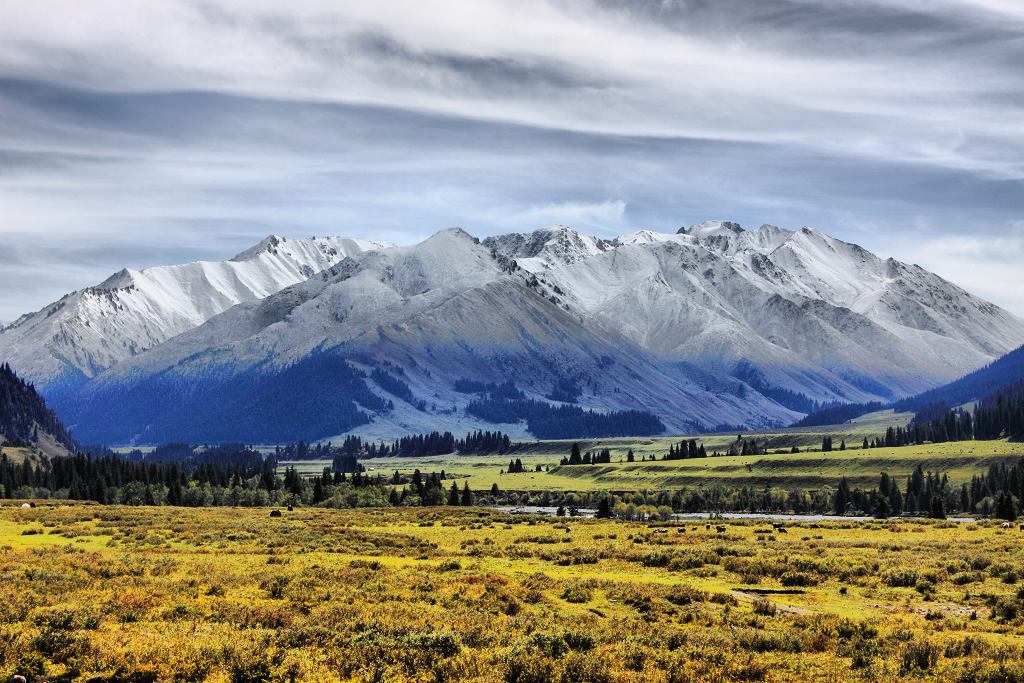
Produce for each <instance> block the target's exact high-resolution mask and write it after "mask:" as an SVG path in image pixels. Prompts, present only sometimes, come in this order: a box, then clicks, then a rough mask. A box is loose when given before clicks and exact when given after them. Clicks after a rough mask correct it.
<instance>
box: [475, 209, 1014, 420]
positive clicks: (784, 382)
mask: <svg viewBox="0 0 1024 683" xmlns="http://www.w3.org/2000/svg"><path fill="white" fill-rule="evenodd" d="M484 244H485V245H487V246H490V247H492V248H493V249H494V250H495V251H496V252H497V253H499V254H501V255H503V256H505V257H506V258H510V259H515V260H516V262H517V263H518V264H519V265H520V266H521V267H522V268H524V269H526V270H528V271H530V272H532V273H534V274H535V275H536V276H537V278H538V280H539V281H540V282H541V284H542V287H543V288H545V289H546V291H549V292H550V293H551V295H552V296H553V297H554V299H555V300H557V302H558V303H559V304H560V305H562V306H564V307H566V308H567V309H568V310H571V311H573V312H576V313H578V314H579V315H585V316H587V317H588V318H592V319H593V320H594V321H595V322H597V323H599V324H601V325H602V326H603V327H604V328H605V329H608V330H614V331H615V332H617V333H619V334H621V335H623V336H625V337H627V338H628V339H630V340H631V341H633V342H634V343H635V344H636V345H638V346H640V347H642V348H644V349H645V350H647V351H649V352H652V353H655V354H658V355H662V356H667V357H675V358H682V359H687V360H690V361H693V362H698V363H701V364H702V365H705V366H709V365H710V366H711V367H714V368H716V369H718V370H721V371H724V372H727V373H731V374H735V375H737V376H741V377H743V378H744V379H747V380H749V381H753V382H754V383H757V382H758V381H761V382H767V383H768V384H771V385H773V386H778V387H782V388H785V389H789V390H793V391H798V392H800V393H804V394H807V395H809V396H812V397H815V398H819V399H849V400H867V399H869V398H883V399H888V398H892V397H893V396H895V395H904V394H907V393H914V392H917V391H920V390H921V389H923V388H925V387H928V386H934V385H936V384H938V383H941V382H944V381H948V380H949V379H951V378H954V377H959V376H960V375H962V374H964V373H965V372H968V371H970V370H972V369H975V368H977V367H980V366H981V365H984V364H985V363H987V362H989V361H991V360H992V359H994V358H996V357H998V356H1000V355H1002V354H1003V353H1005V352H1006V351H1007V350H1009V349H1012V348H1014V347H1016V346H1017V345H1019V343H1020V342H1021V341H1022V340H1024V321H1022V320H1021V319H1020V318H1017V317H1016V316H1013V315H1012V314H1010V313H1008V312H1007V311H1004V310H1002V309H1000V308H998V307H997V306H995V305H993V304H991V303H988V302H986V301H983V300H981V299H978V298H977V297H974V296H972V295H970V294H968V293H967V292H965V291H963V290H962V289H960V288H958V287H956V286H955V285H953V284H951V283H950V282H947V281H946V280H943V279H942V278H940V277H938V276H937V275H934V274H932V273H929V272H927V271H925V270H924V269H922V268H920V267H918V266H910V265H907V264H904V263H900V262H898V261H895V260H893V259H887V260H883V259H880V258H878V257H877V256H875V255H873V254H871V253H869V252H867V251H865V250H864V249H862V248H861V247H859V246H857V245H855V244H849V243H846V242H842V241H840V240H837V239H834V238H831V237H829V236H828V235H825V234H823V233H821V232H818V231H817V230H812V229H810V228H803V229H801V230H798V231H790V230H784V229H782V228H778V227H775V226H771V225H764V226H761V227H760V228H758V229H757V230H750V231H748V230H744V229H743V228H741V227H740V226H739V225H737V224H736V223H731V222H721V221H713V222H708V223H703V224H700V225H695V226H693V227H691V228H689V229H684V230H680V231H679V233H677V234H667V235H666V234H660V233H654V232H650V231H641V232H637V233H632V234H629V235H623V236H621V237H619V238H617V239H615V240H613V241H605V240H598V239H595V238H586V237H582V236H580V235H578V234H577V233H575V232H574V231H572V230H570V229H568V228H563V227H555V228H546V229H543V230H538V231H536V232H534V233H532V234H530V235H518V234H516V235H504V236H500V237H492V238H488V239H486V240H485V241H484ZM751 369H754V370H755V371H756V375H751V374H750V373H751Z"/></svg>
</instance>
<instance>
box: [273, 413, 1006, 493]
mask: <svg viewBox="0 0 1024 683" xmlns="http://www.w3.org/2000/svg"><path fill="white" fill-rule="evenodd" d="M909 418H910V415H908V414H893V412H892V411H891V410H890V411H881V412H879V413H872V414H871V415H866V416H864V417H862V418H858V419H857V420H854V421H851V422H848V423H844V424H841V425H830V426H823V427H808V428H800V429H794V428H790V429H779V430H774V431H764V432H746V433H744V434H743V438H745V439H756V440H757V441H758V443H759V444H760V445H762V446H764V447H766V448H767V449H768V451H769V453H768V454H765V455H751V456H719V457H708V458H700V459H694V460H672V461H663V460H661V459H660V458H661V457H662V456H663V455H664V454H665V453H667V452H668V448H669V445H670V444H674V443H678V442H679V441H680V440H682V439H688V438H696V439H697V440H698V441H700V442H703V443H704V445H705V448H706V449H707V450H708V452H709V453H710V452H712V451H714V450H715V449H716V448H718V449H719V450H725V448H727V447H728V445H729V443H730V442H732V441H733V440H735V439H736V436H737V435H736V434H712V435H704V436H697V437H682V436H675V437H644V438H616V439H581V440H579V441H578V443H579V444H580V448H581V449H582V450H583V451H584V452H586V451H588V450H599V449H603V448H608V449H609V450H610V451H611V454H612V462H611V463H610V464H603V465H574V466H568V465H559V461H560V460H561V459H562V458H563V457H565V456H567V455H568V454H569V450H570V448H571V447H572V444H573V441H571V440H568V441H523V442H517V443H516V449H515V452H514V453H511V454H505V455H457V454H447V455H439V456H432V457H426V458H377V459H373V460H364V461H363V464H364V465H365V466H366V467H367V468H373V470H374V472H381V473H384V474H387V475H390V474H391V473H393V472H394V471H395V470H398V471H399V472H401V473H403V474H408V473H411V472H412V471H413V470H415V469H419V470H420V471H422V472H437V471H439V470H444V471H445V473H446V475H449V476H454V477H459V478H465V479H468V482H469V486H470V488H471V489H473V490H476V491H480V490H487V489H490V488H491V486H492V485H493V484H497V485H498V488H500V489H501V490H530V491H543V490H549V491H590V490H608V491H640V490H645V489H646V490H657V489H679V488H683V487H694V486H714V485H716V484H723V485H731V486H756V487H758V488H760V487H764V486H769V487H773V488H782V489H791V488H803V489H817V488H821V487H823V486H833V487H834V486H835V485H836V484H837V482H838V481H839V479H840V478H841V477H843V476H845V477H846V478H847V480H848V481H849V482H850V485H851V486H862V487H874V486H876V485H877V484H878V478H879V474H880V473H881V472H887V473H888V474H890V475H893V476H898V477H906V476H907V475H908V474H910V473H911V472H912V471H913V470H914V468H915V467H917V465H919V464H920V465H921V466H922V467H923V468H924V469H925V470H926V471H927V470H931V471H933V472H944V473H946V474H948V475H949V478H950V480H951V481H952V482H953V483H960V482H964V481H968V480H970V478H971V477H972V476H973V475H975V474H981V473H983V472H985V471H986V470H987V469H988V467H989V465H991V464H992V463H995V462H1001V461H1008V460H1013V459H1015V458H1019V457H1020V456H1021V455H1024V444H1020V443H1008V442H1007V441H1005V440H1000V441H963V442H956V443H943V444H924V445H921V446H903V447H897V448H872V449H868V450H863V449H861V448H860V445H861V443H862V442H863V440H864V439H865V438H867V439H869V440H870V439H873V438H876V437H880V436H882V435H883V434H884V433H885V429H886V428H887V427H888V426H890V425H892V426H896V425H905V424H906V423H907V421H908V420H909ZM825 435H829V436H832V439H833V442H834V445H835V448H837V449H838V447H839V444H840V443H841V442H842V441H844V440H845V441H846V443H847V445H848V448H847V449H846V450H845V451H840V450H833V451H831V452H827V453H823V452H821V451H820V450H812V451H810V452H806V451H807V449H808V448H811V449H820V446H821V439H822V437H823V436H825ZM793 446H796V447H798V448H799V449H800V450H801V451H802V452H800V453H795V454H793V453H789V451H790V450H791V449H792V447H793ZM630 449H632V450H633V451H634V454H635V457H636V461H635V462H632V463H629V462H625V460H626V453H627V452H628V451H629V450H630ZM651 455H654V456H655V457H657V458H658V460H656V461H653V462H652V461H650V460H642V458H649V457H650V456H651ZM510 459H520V460H522V462H523V466H524V468H525V469H526V470H527V471H526V472H522V473H518V474H509V473H507V472H502V470H506V469H507V468H508V463H509V460H510ZM620 460H621V462H620ZM283 464H289V465H294V466H296V467H297V468H298V470H299V472H300V473H302V474H313V473H319V472H320V471H321V470H322V469H323V468H324V467H325V466H329V465H330V463H329V462H325V461H316V460H313V461H301V462H293V463H283ZM538 465H539V466H541V467H542V468H543V470H544V471H540V472H538V471H536V468H537V466H538Z"/></svg>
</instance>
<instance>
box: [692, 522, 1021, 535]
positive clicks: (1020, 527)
mask: <svg viewBox="0 0 1024 683" xmlns="http://www.w3.org/2000/svg"><path fill="white" fill-rule="evenodd" d="M1020 528H1021V529H1024V524H1022V525H1021V527H1020ZM685 532H686V527H684V526H677V527H676V533H677V534H682V533H685Z"/></svg>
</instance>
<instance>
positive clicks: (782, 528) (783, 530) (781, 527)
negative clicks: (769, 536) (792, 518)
mask: <svg viewBox="0 0 1024 683" xmlns="http://www.w3.org/2000/svg"><path fill="white" fill-rule="evenodd" d="M776 531H778V532H779V533H780V534H788V533H789V532H788V531H786V527H784V526H780V527H779V528H778V529H776Z"/></svg>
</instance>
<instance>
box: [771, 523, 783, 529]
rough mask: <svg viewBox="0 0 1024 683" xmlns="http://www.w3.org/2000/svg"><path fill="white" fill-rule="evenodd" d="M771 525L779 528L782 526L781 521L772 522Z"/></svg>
mask: <svg viewBox="0 0 1024 683" xmlns="http://www.w3.org/2000/svg"><path fill="white" fill-rule="evenodd" d="M772 526H773V527H775V528H776V529H781V528H782V522H772Z"/></svg>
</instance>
